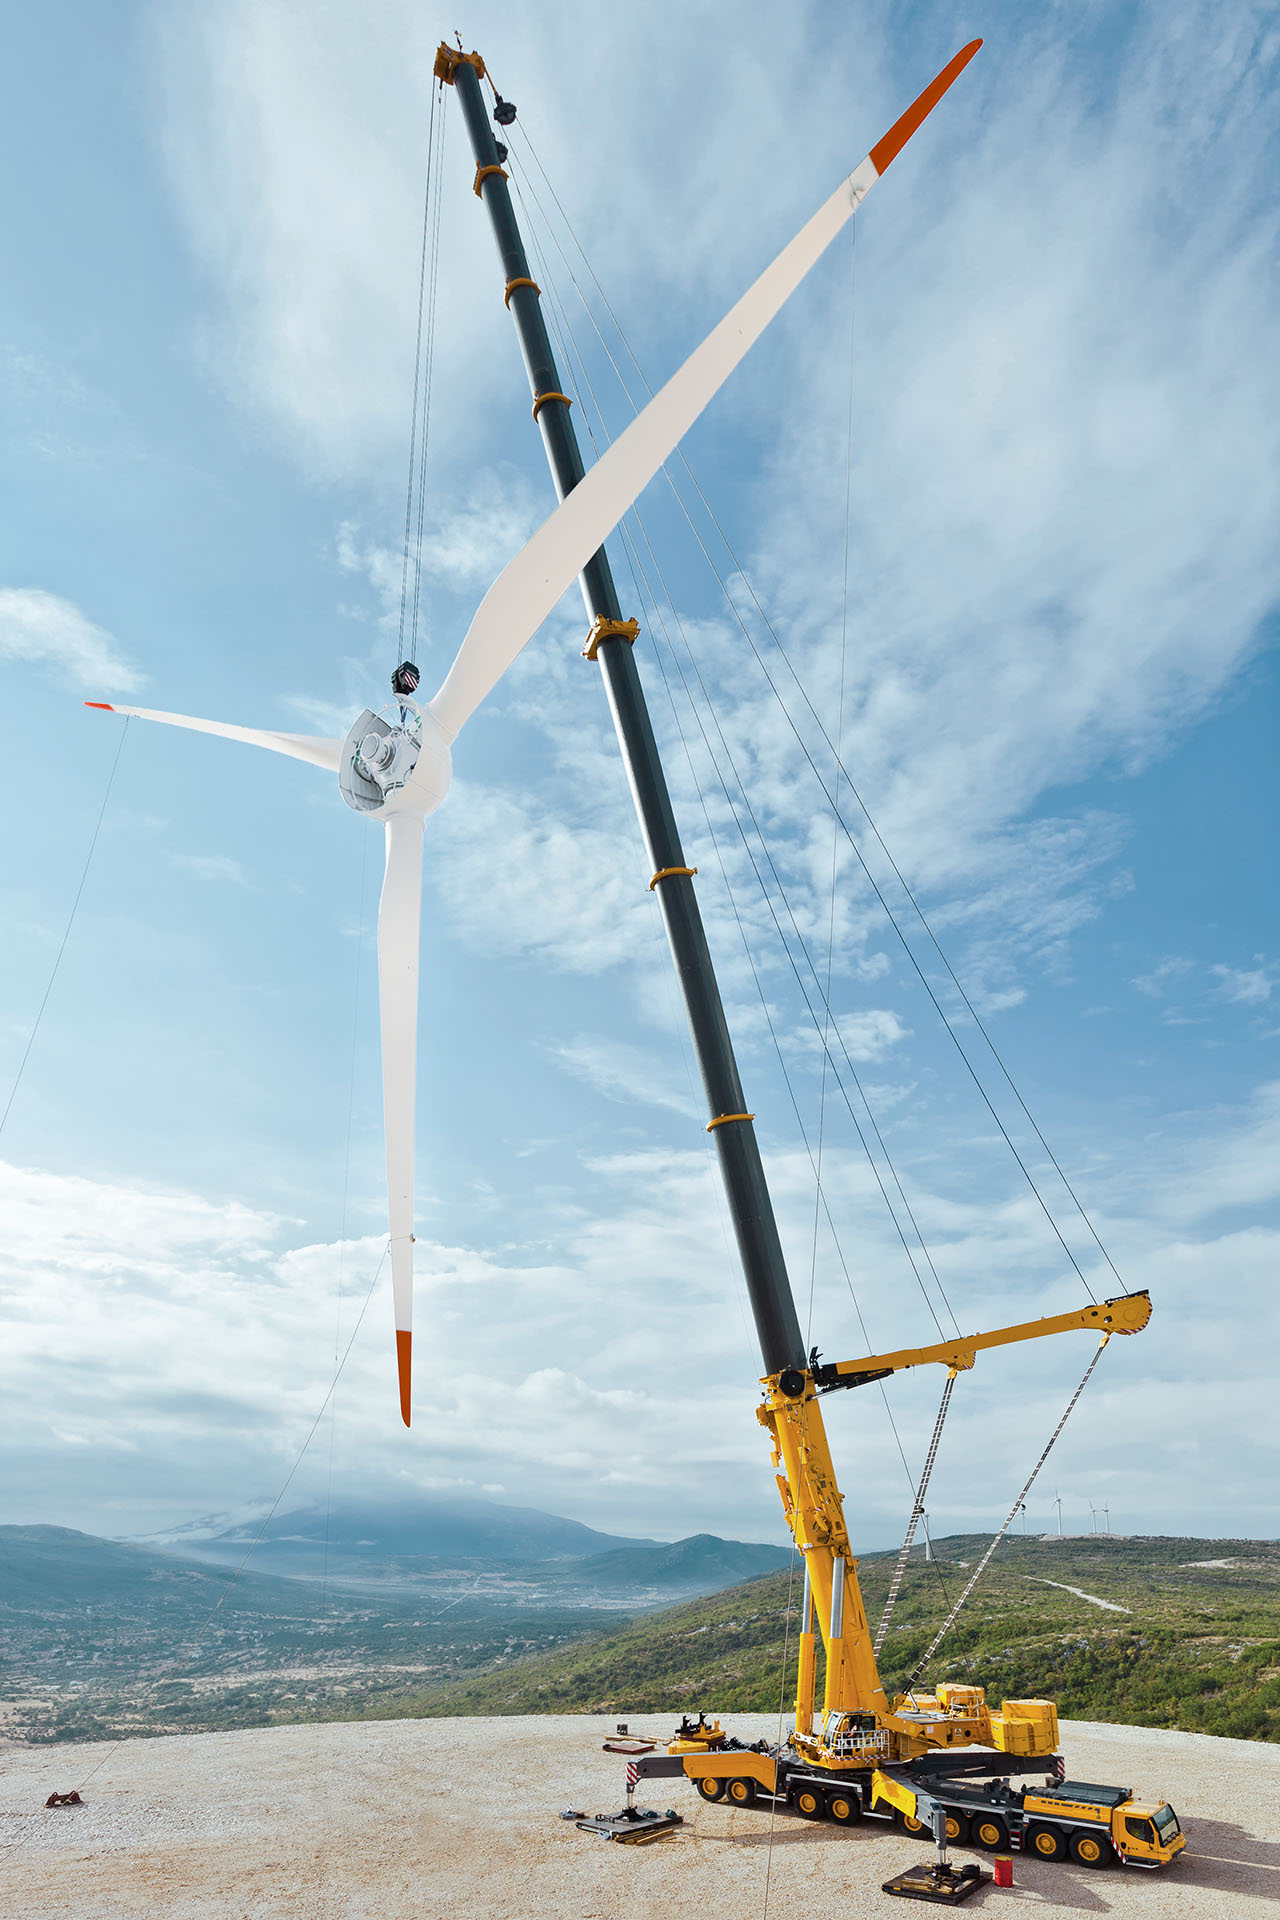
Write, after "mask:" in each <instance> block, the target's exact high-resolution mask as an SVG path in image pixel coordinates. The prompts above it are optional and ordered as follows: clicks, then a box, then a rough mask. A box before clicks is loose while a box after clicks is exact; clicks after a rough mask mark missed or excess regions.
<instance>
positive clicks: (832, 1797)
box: [827, 1787, 862, 1827]
mask: <svg viewBox="0 0 1280 1920" xmlns="http://www.w3.org/2000/svg"><path fill="white" fill-rule="evenodd" d="M827 1818H828V1820H834V1821H835V1823H836V1825H837V1826H838V1827H850V1826H852V1825H853V1823H854V1821H855V1820H861V1818H862V1800H861V1798H860V1796H859V1795H858V1794H857V1793H856V1792H855V1791H854V1790H853V1788H852V1787H850V1788H848V1789H847V1790H846V1789H845V1788H843V1787H840V1788H838V1789H837V1790H836V1792H835V1793H829V1794H828V1795H827Z"/></svg>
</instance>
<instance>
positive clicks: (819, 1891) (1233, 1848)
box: [0, 1714, 1280, 1920]
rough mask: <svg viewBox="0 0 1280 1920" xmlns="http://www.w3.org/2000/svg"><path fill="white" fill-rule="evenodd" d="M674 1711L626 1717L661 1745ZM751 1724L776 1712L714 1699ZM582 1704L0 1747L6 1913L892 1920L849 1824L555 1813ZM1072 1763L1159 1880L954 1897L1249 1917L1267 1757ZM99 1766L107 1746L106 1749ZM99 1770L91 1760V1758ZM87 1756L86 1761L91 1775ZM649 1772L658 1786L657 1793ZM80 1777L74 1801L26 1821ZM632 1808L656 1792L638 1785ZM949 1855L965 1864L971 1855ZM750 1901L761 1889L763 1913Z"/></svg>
mask: <svg viewBox="0 0 1280 1920" xmlns="http://www.w3.org/2000/svg"><path fill="white" fill-rule="evenodd" d="M677 1717H678V1716H677V1715H671V1714H664V1715H661V1716H648V1717H643V1718H641V1719H635V1720H632V1721H631V1722H630V1723H629V1724H630V1725H631V1727H632V1730H633V1731H643V1732H646V1733H652V1734H658V1735H662V1736H669V1734H670V1729H671V1727H672V1725H673V1724H674V1721H675V1719H676V1718H677ZM732 1724H733V1729H734V1731H735V1732H737V1733H738V1734H739V1735H740V1736H741V1737H743V1738H749V1739H758V1738H760V1737H761V1736H762V1735H768V1734H769V1733H771V1731H772V1723H771V1722H770V1721H768V1720H767V1719H765V1718H762V1717H758V1716H752V1715H749V1714H741V1715H735V1716H734V1717H733V1723H732ZM612 1730H613V1729H612V1725H611V1724H610V1723H609V1722H608V1721H607V1720H605V1719H603V1718H599V1717H595V1716H589V1715H565V1716H561V1717H552V1716H547V1717H546V1718H530V1719H513V1720H423V1721H412V1720H393V1721H374V1722H366V1723H363V1724H360V1725H350V1726H325V1727H273V1728H265V1729H261V1730H255V1731H253V1732H248V1733H215V1734H194V1735H189V1736H187V1737H184V1738H176V1739H164V1740H134V1741H129V1742H126V1743H125V1744H124V1745H122V1746H119V1747H117V1748H115V1749H114V1750H112V1749H111V1748H108V1747H105V1746H83V1747H70V1746H66V1747H56V1748H48V1747H44V1748H38V1749H17V1748H11V1749H9V1750H8V1751H7V1752H5V1753H3V1754H0V1848H2V1849H3V1862H2V1864H0V1886H2V1887H3V1893H0V1913H3V1915H4V1916H5V1920H55V1916H56V1920H132V1916H134V1915H137V1916H142V1915H146V1916H147V1917H148V1920H276V1916H280V1920H285V1916H287V1920H366V1916H367V1920H409V1916H412V1917H413V1920H444V1916H449V1920H462V1917H463V1916H465V1920H659V1917H661V1920H672V1917H673V1916H677V1915H679V1914H681V1913H685V1912H687V1913H689V1914H691V1915H695V1916H696V1920H730V1917H732V1920H756V1916H760V1917H761V1920H765V1916H766V1915H767V1916H772V1920H801V1916H803V1917H804V1920H825V1916H828V1915H830V1916H832V1917H833V1920H834V1917H835V1916H837V1915H838V1916H840V1920H858V1916H861V1915H872V1914H878V1915H881V1916H888V1915H892V1914H897V1915H899V1916H902V1915H905V1914H907V1913H908V1912H911V1911H917V1910H918V1909H916V1908H909V1907H907V1906H905V1905H896V1906H895V1905H893V1904H891V1902H890V1900H889V1899H888V1897H887V1896H886V1895H885V1894H883V1893H882V1892H881V1891H880V1882H881V1881H882V1880H884V1879H886V1878H887V1877H888V1876H889V1875H890V1874H891V1873H896V1872H900V1871H901V1870H902V1869H903V1868H904V1867H907V1866H910V1865H913V1864H914V1863H915V1861H916V1860H917V1859H920V1858H923V1857H925V1852H926V1851H927V1850H922V1849H921V1847H920V1845H919V1842H913V1841H912V1840H910V1839H908V1838H907V1837H905V1836H903V1835H900V1834H897V1833H895V1832H893V1831H892V1829H884V1828H880V1827H879V1826H876V1827H874V1828H873V1827H871V1826H866V1827H863V1828H861V1829H857V1828H855V1829H853V1830H852V1831H843V1830H837V1829H833V1828H831V1827H829V1826H827V1825H826V1824H811V1823H809V1822H806V1821H800V1820H798V1819H794V1818H787V1817H779V1818H778V1819H777V1820H776V1821H775V1822H774V1823H773V1830H772V1833H771V1831H770V1819H769V1816H768V1815H767V1814H763V1813H758V1812H739V1811H736V1810H735V1811H733V1812H729V1811H726V1810H725V1809H723V1808H721V1807H718V1806H706V1805H704V1804H703V1802H702V1801H700V1800H699V1799H698V1798H697V1797H696V1795H695V1794H694V1792H693V1790H692V1788H691V1787H688V1786H687V1785H685V1784H683V1783H682V1782H678V1781H676V1782H672V1783H670V1785H671V1787H672V1789H673V1792H672V1795H671V1803H672V1804H674V1805H675V1806H676V1807H677V1809H678V1810H679V1811H680V1812H681V1813H683V1815H684V1816H685V1821H686V1825H685V1826H684V1827H682V1828H680V1829H678V1830H677V1831H676V1832H675V1833H674V1834H673V1835H671V1836H670V1837H669V1838H665V1839H659V1840H654V1841H650V1842H649V1843H648V1844H646V1845H644V1846H640V1847H621V1846H616V1845H613V1844H611V1843H609V1842H607V1841H603V1840H599V1839H596V1838H594V1837H593V1836H591V1835H589V1834H584V1833H579V1832H578V1830H577V1829H576V1828H575V1827H574V1826H573V1825H572V1824H570V1823H567V1822H564V1821H561V1820H559V1819H558V1818H557V1817H556V1816H557V1814H558V1812H559V1810H560V1809H561V1808H562V1807H579V1808H582V1809H584V1810H585V1811H587V1812H592V1813H593V1812H597V1811H604V1810H612V1809H614V1808H616V1807H618V1806H620V1805H621V1804H622V1799H623V1790H624V1778H623V1776H624V1769H625V1765H626V1763H625V1761H624V1760H621V1759H619V1758H617V1757H616V1756H614V1755H610V1754H605V1753H603V1752H601V1741H602V1740H603V1738H604V1737H605V1735H606V1734H608V1733H610V1732H612ZM1063 1746H1064V1750H1065V1753H1066V1756H1067V1767H1068V1772H1069V1774H1071V1775H1074V1776H1075V1777H1076V1778H1077V1779H1080V1778H1083V1779H1086V1780H1105V1781H1109V1782H1112V1783H1113V1784H1116V1785H1122V1786H1129V1787H1132V1788H1133V1789H1134V1791H1135V1792H1138V1793H1140V1794H1143V1795H1149V1796H1154V1797H1158V1796H1161V1795H1163V1797H1165V1798H1166V1799H1168V1800H1169V1801H1171V1802H1172V1804H1173V1805H1174V1807H1175V1808H1176V1809H1177V1811H1178V1813H1179V1816H1180V1818H1181V1820H1182V1824H1183V1827H1184V1829H1185V1831H1186V1833H1187V1851H1186V1853H1185V1854H1183V1855H1182V1856H1181V1857H1180V1858H1179V1859H1178V1860H1177V1861H1175V1863H1174V1864H1173V1866H1172V1867H1170V1868H1168V1869H1166V1870H1164V1871H1163V1872H1161V1873H1140V1872H1136V1871H1133V1870H1131V1869H1123V1870H1121V1869H1118V1868H1117V1869H1112V1870H1110V1871H1108V1872H1103V1873H1100V1872H1096V1871H1095V1872H1089V1871H1086V1870H1084V1869H1082V1868H1079V1867H1076V1866H1072V1865H1064V1866H1051V1865H1048V1864H1044V1863H1041V1862H1038V1861H1033V1860H1022V1859H1021V1858H1018V1857H1016V1856H1015V1861H1014V1872H1015V1876H1016V1885H1015V1886H1014V1887H1013V1888H1012V1889H1011V1890H1005V1889H1002V1888H996V1887H993V1886H990V1885H988V1886H987V1887H986V1888H985V1889H984V1890H983V1891H982V1892H981V1893H980V1894H978V1895H977V1896H975V1897H974V1898H973V1899H971V1900H969V1901H968V1902H967V1903H966V1905H965V1908H964V1911H965V1912H967V1913H970V1914H973V1913H980V1912H985V1913H987V1914H988V1915H994V1914H1006V1913H1007V1914H1009V1915H1010V1916H1012V1915H1014V1914H1018V1913H1024V1912H1031V1911H1033V1910H1043V1909H1046V1908H1052V1909H1060V1910H1062V1911H1064V1912H1072V1913H1080V1914H1117V1915H1127V1914H1143V1915H1147V1916H1150V1917H1151V1920H1155V1917H1156V1916H1168V1915H1177V1916H1178V1917H1179V1920H1217V1916H1222V1920H1251V1917H1252V1916H1261V1915H1263V1914H1271V1916H1272V1920H1275V1913H1274V1907H1275V1903H1276V1902H1278V1901H1280V1747H1274V1746H1261V1745H1253V1744H1251V1743H1249V1742H1247V1741H1242V1740H1214V1739H1210V1738H1207V1737H1204V1736H1202V1735H1199V1734H1188V1733H1161V1732H1150V1731H1147V1730H1145V1729H1141V1728H1135V1727H1104V1726H1093V1725H1086V1724H1083V1723H1073V1722H1070V1721H1067V1722H1064V1725H1063ZM104 1756H105V1758H104ZM99 1762H102V1764H101V1765H100V1766H99V1765H98V1763H99ZM95 1766H97V1768H98V1770H97V1771H96V1772H92V1771H91V1770H92V1769H93V1768H94V1767H95ZM655 1784H656V1785H661V1786H665V1785H667V1783H666V1782H661V1783H655ZM77 1786H79V1787H82V1790H83V1793H84V1797H85V1805H84V1806H83V1807H81V1808H69V1809H65V1810H57V1811H45V1809H44V1801H45V1798H46V1797H47V1795H48V1794H49V1793H51V1792H54V1791H57V1792H67V1791H69V1790H70V1789H71V1788H73V1787H77ZM642 1798H643V1799H644V1800H645V1802H646V1803H647V1804H649V1805H658V1806H663V1805H666V1804H667V1796H666V1795H658V1794H654V1793H650V1794H648V1795H644V1796H642ZM959 1857H960V1858H963V1859H968V1858H975V1857H976V1858H983V1857H984V1856H981V1855H977V1856H975V1855H970V1854H969V1853H968V1852H967V1851H966V1852H963V1853H961V1854H960V1855H959ZM766 1896H767V1905H766Z"/></svg>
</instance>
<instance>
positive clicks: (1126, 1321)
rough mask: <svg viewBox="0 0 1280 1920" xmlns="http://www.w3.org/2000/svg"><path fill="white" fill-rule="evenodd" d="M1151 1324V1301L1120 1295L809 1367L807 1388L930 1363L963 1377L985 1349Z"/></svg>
mask: <svg viewBox="0 0 1280 1920" xmlns="http://www.w3.org/2000/svg"><path fill="white" fill-rule="evenodd" d="M1150 1318H1151V1295H1150V1294H1149V1293H1148V1292H1147V1291H1146V1289H1145V1288H1143V1289H1142V1290H1141V1292H1139V1293H1125V1294H1121V1295H1120V1296H1119V1298H1118V1299H1115V1300H1102V1301H1098V1302H1096V1303H1095V1304H1094V1305H1093V1306H1091V1307H1081V1309H1080V1310H1079V1312H1078V1313H1055V1314H1050V1315H1048V1316H1046V1317H1045V1318H1044V1319H1041V1320H1023V1321H1022V1322H1020V1324H1019V1325H1018V1326H1016V1327H997V1328H996V1329H995V1331H994V1332H993V1333H965V1334H960V1335H959V1336H958V1337H957V1338H956V1339H954V1340H939V1341H936V1342H935V1344H934V1345H933V1346H931V1347H904V1348H903V1349H902V1350H901V1352H899V1353H873V1354H869V1355H868V1356H867V1357H866V1359H864V1360H837V1361H835V1362H834V1363H831V1364H829V1365H827V1366H821V1365H815V1366H814V1367H813V1369H812V1374H813V1384H814V1386H815V1387H816V1388H817V1390H818V1392H819V1393H831V1392H832V1391H834V1389H835V1388H836V1387H863V1386H866V1385H867V1384H868V1383H869V1382H870V1381H872V1380H885V1379H887V1378H888V1376H889V1375H890V1374H891V1373H901V1372H902V1371H903V1370H904V1368H906V1367H924V1366H928V1365H929V1364H930V1363H931V1362H934V1361H936V1362H937V1363H938V1365H939V1366H943V1367H950V1369H951V1371H952V1372H953V1373H966V1372H967V1371H968V1369H969V1368H970V1367H971V1366H972V1365H973V1363H974V1360H975V1359H976V1357H977V1355H978V1354H979V1353H980V1352H981V1351H982V1350H983V1349H984V1348H986V1347H1008V1346H1012V1345H1013V1343H1014V1341H1016V1340H1040V1339H1043V1337H1044V1336H1045V1335H1046V1334H1049V1333H1072V1332H1074V1331H1076V1330H1077V1329H1080V1330H1082V1331H1084V1332H1086V1333H1087V1332H1090V1331H1093V1332H1095V1333H1102V1334H1110V1333H1141V1332H1142V1329H1143V1328H1144V1327H1145V1326H1146V1324H1147V1322H1148V1320H1150Z"/></svg>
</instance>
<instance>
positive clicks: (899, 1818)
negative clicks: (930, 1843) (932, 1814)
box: [893, 1808, 929, 1833]
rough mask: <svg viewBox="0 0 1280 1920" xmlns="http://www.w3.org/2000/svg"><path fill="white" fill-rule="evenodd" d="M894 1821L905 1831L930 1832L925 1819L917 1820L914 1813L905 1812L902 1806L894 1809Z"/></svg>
mask: <svg viewBox="0 0 1280 1920" xmlns="http://www.w3.org/2000/svg"><path fill="white" fill-rule="evenodd" d="M893 1823H894V1825H895V1826H896V1827H900V1828H901V1829H902V1831H903V1833H928V1831H929V1828H928V1827H927V1826H926V1824H925V1822H924V1821H923V1820H917V1819H916V1816H915V1814H914V1813H903V1811H902V1810H901V1808H897V1809H895V1811H894V1816H893Z"/></svg>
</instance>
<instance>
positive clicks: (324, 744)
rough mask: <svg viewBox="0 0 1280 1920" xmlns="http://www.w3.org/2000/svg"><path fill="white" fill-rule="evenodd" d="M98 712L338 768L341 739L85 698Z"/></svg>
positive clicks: (333, 770)
mask: <svg viewBox="0 0 1280 1920" xmlns="http://www.w3.org/2000/svg"><path fill="white" fill-rule="evenodd" d="M84 704H85V705H86V707H94V708H96V709H97V711H98V712H99V713H127V714H128V716H129V718H130V719H131V720H159V721H161V722H163V724H164V725H165V726H167V727H188V728H189V729H190V730H191V732H192V733H217V734H221V736H222V738H223V739H224V740H243V741H245V742H246V743H247V744H248V745H249V746H251V747H266V748H267V750H268V751H269V752H270V753H287V754H288V756H289V758H290V759H291V760H309V761H310V762H311V764H312V766H314V767H326V768H327V769H328V770H329V772H330V773H336V772H337V771H338V761H339V758H340V756H341V753H342V742H341V740H322V739H319V738H317V737H316V736H315V735H314V734H310V733H261V732H259V731H258V730H257V729H256V728H254V727H233V726H230V725H229V724H228V723H227V722H226V721H225V720H193V719H192V718H191V716H190V715H189V714H186V713H151V712H149V711H148V709H147V708H146V707H113V706H109V705H108V704H107V702H106V701H105V700H86V701H85V703H84Z"/></svg>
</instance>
